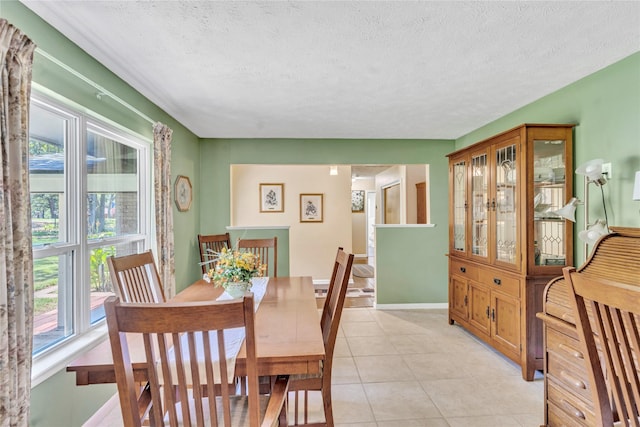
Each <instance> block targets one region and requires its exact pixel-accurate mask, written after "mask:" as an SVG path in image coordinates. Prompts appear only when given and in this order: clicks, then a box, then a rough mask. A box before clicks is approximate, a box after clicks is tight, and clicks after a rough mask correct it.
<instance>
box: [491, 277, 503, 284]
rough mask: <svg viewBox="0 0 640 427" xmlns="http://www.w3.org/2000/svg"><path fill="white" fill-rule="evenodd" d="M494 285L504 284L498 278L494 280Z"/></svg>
mask: <svg viewBox="0 0 640 427" xmlns="http://www.w3.org/2000/svg"><path fill="white" fill-rule="evenodd" d="M493 283H495V284H496V285H498V286H500V285H501V284H502V282H501V281H500V279H498V278H497V277H494V278H493Z"/></svg>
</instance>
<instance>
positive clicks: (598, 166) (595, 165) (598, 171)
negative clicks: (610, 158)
mask: <svg viewBox="0 0 640 427" xmlns="http://www.w3.org/2000/svg"><path fill="white" fill-rule="evenodd" d="M603 164H604V160H602V159H593V160H589V161H588V162H586V163H583V164H581V165H580V166H578V169H576V173H577V174H579V175H584V176H585V177H586V178H587V180H588V182H589V183H594V184H595V185H597V186H598V187H601V186H603V185H604V184H606V183H607V178H605V176H604V174H603V172H602V165H603Z"/></svg>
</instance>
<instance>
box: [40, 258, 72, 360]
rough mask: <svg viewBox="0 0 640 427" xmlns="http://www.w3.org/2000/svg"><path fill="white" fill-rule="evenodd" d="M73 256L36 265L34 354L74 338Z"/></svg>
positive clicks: (47, 260) (47, 259)
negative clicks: (68, 338)
mask: <svg viewBox="0 0 640 427" xmlns="http://www.w3.org/2000/svg"><path fill="white" fill-rule="evenodd" d="M70 271H71V255H67V254H63V255H58V256H50V257H46V258H42V259H35V260H34V261H33V282H34V287H35V293H34V302H33V306H34V327H33V352H34V354H35V353H38V352H40V351H42V350H44V349H46V348H47V347H50V346H51V345H53V344H55V343H57V342H59V341H62V340H63V339H64V338H66V337H69V336H70V335H72V334H73V332H74V331H73V321H72V320H73V319H72V316H73V299H72V298H73V278H72V275H71V274H68V272H70Z"/></svg>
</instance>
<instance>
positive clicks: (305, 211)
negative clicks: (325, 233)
mask: <svg viewBox="0 0 640 427" xmlns="http://www.w3.org/2000/svg"><path fill="white" fill-rule="evenodd" d="M322 197H323V195H322V194H300V222H322V220H323V218H322V215H323V206H322Z"/></svg>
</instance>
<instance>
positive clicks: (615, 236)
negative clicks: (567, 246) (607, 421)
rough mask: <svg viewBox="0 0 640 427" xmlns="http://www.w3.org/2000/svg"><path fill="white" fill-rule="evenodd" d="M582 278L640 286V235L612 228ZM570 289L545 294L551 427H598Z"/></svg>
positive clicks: (552, 285) (554, 286) (562, 286)
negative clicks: (589, 277)
mask: <svg viewBox="0 0 640 427" xmlns="http://www.w3.org/2000/svg"><path fill="white" fill-rule="evenodd" d="M611 231H612V233H611V234H609V235H607V236H605V237H603V238H602V239H601V240H600V241H599V242H598V243H597V244H596V247H595V248H594V250H593V251H592V253H591V256H590V257H589V259H588V260H587V262H585V263H584V264H583V265H582V267H580V268H579V269H578V271H579V272H581V273H583V274H585V275H593V276H596V277H606V278H607V279H608V280H612V281H616V282H621V283H626V284H631V285H638V286H640V229H639V228H622V227H611ZM569 292H570V291H569V288H568V285H567V283H566V282H565V281H564V279H563V278H562V277H558V278H556V279H553V280H551V281H550V282H549V284H548V285H547V287H546V288H545V290H544V311H543V312H542V313H538V317H539V318H540V319H542V321H543V323H544V352H545V355H544V357H545V360H544V371H545V378H544V390H545V400H544V410H545V424H546V425H547V426H549V427H556V426H589V427H592V426H595V425H596V421H595V419H594V416H595V415H594V409H593V402H592V397H591V392H592V390H591V387H590V385H589V381H588V374H587V371H586V369H587V368H586V364H585V363H586V362H585V359H584V355H583V354H582V350H581V346H580V342H579V341H578V334H577V331H576V327H575V318H574V315H573V309H572V308H571V302H570V301H569V298H570V295H569Z"/></svg>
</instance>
